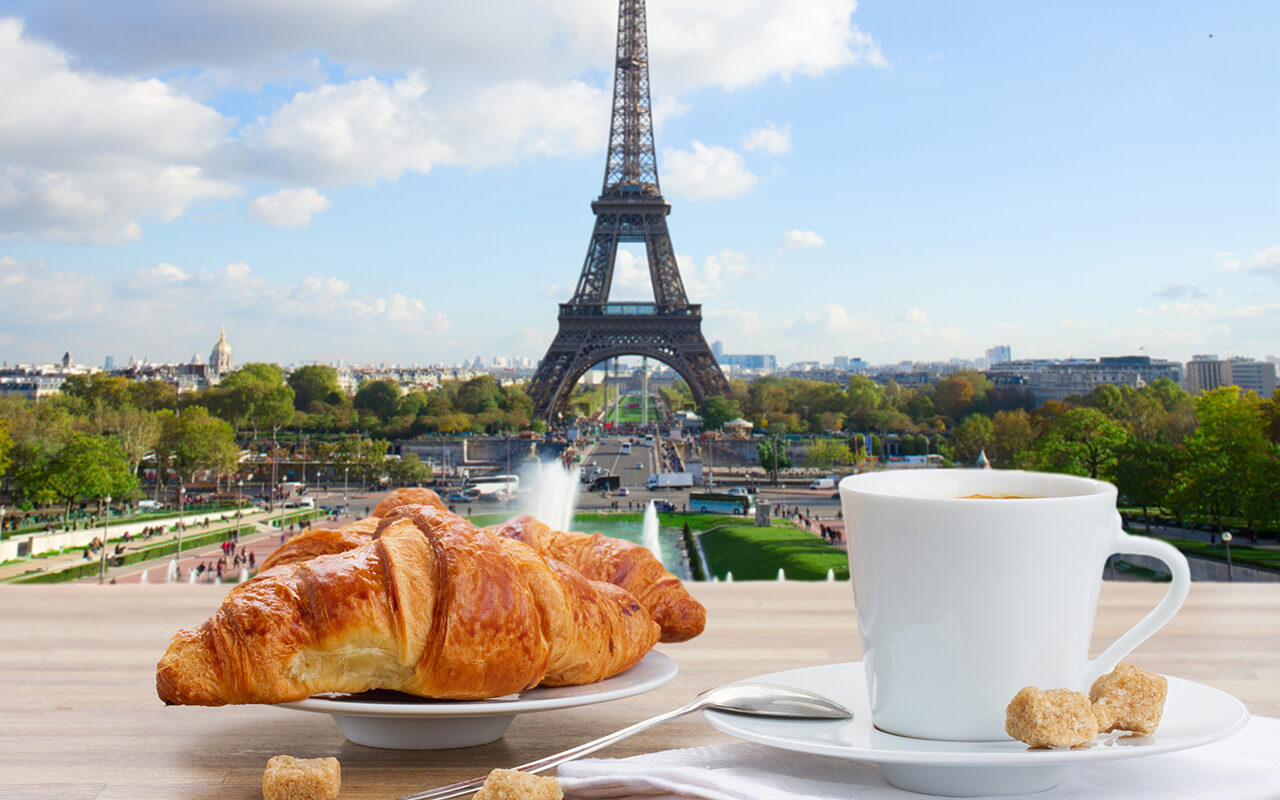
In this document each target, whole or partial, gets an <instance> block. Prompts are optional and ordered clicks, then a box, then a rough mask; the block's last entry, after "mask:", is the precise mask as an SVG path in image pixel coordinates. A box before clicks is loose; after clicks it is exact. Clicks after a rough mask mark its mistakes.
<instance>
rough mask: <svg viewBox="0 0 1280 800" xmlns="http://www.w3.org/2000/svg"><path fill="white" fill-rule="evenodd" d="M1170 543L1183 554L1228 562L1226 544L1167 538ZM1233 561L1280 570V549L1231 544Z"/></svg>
mask: <svg viewBox="0 0 1280 800" xmlns="http://www.w3.org/2000/svg"><path fill="white" fill-rule="evenodd" d="M1165 541H1167V542H1168V543H1169V544H1171V545H1173V546H1174V547H1176V548H1178V549H1179V550H1181V551H1182V553H1183V555H1188V556H1197V557H1199V558H1206V559H1209V560H1211V561H1221V562H1222V563H1224V564H1225V563H1227V548H1226V547H1225V546H1224V545H1221V544H1217V545H1212V544H1209V543H1208V542H1191V541H1187V540H1186V539H1166V540H1165ZM1231 563H1232V564H1238V565H1242V566H1250V567H1260V568H1261V569H1268V570H1273V571H1280V551H1276V550H1263V549H1262V548H1259V547H1249V546H1248V545H1239V544H1235V543H1232V545H1231Z"/></svg>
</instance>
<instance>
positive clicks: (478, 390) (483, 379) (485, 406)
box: [455, 375, 532, 415]
mask: <svg viewBox="0 0 1280 800" xmlns="http://www.w3.org/2000/svg"><path fill="white" fill-rule="evenodd" d="M502 396H503V395H502V387H501V386H499V385H498V382H497V381H496V380H494V378H493V376H492V375H480V376H479V377H475V378H472V379H471V380H469V381H464V382H463V383H462V384H461V385H460V386H458V398H457V401H456V402H455V405H456V406H457V407H458V408H459V409H460V410H462V411H463V412H465V413H467V414H473V415H474V414H479V413H481V412H484V411H488V410H490V409H494V408H501V402H500V401H501V400H502ZM531 407H532V406H531Z"/></svg>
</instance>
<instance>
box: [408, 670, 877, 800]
mask: <svg viewBox="0 0 1280 800" xmlns="http://www.w3.org/2000/svg"><path fill="white" fill-rule="evenodd" d="M707 708H710V709H715V710H716V711H730V712H733V713H735V714H746V715H748V716H753V717H791V718H795V719H849V718H850V717H852V716H853V712H852V711H850V710H849V709H847V708H845V707H844V706H842V705H840V704H839V703H836V702H834V701H831V700H828V699H827V698H825V697H823V696H822V695H819V694H814V693H813V692H808V691H805V690H804V689H795V688H792V687H790V686H776V685H774V684H769V683H737V684H730V685H729V686H720V687H718V688H715V689H709V690H707V691H705V692H703V693H702V694H700V695H698V696H697V697H695V698H694V699H693V702H691V703H689V704H688V705H685V706H681V707H680V708H677V709H675V710H674V711H668V712H667V713H665V714H659V715H658V716H656V717H652V718H651V719H646V720H645V721H643V722H637V723H636V724H635V725H631V726H629V727H626V728H623V729H622V730H620V731H616V732H614V733H611V734H609V735H607V736H601V737H600V738H599V739H596V740H594V741H590V742H587V743H586V744H580V745H578V746H577V747H573V748H570V749H568V750H565V751H564V752H563V753H556V754H555V755H553V756H547V757H546V758H540V759H538V760H537V761H530V762H529V763H528V764H521V765H520V766H518V767H516V769H518V770H520V771H522V772H542V771H544V770H548V769H551V768H552V767H557V766H559V765H561V764H563V763H565V762H566V761H572V760H574V759H575V758H581V757H582V756H585V755H587V754H588V753H594V752H595V751H597V750H599V749H601V748H602V747H607V746H609V745H611V744H613V743H614V742H617V741H620V740H622V739H625V738H627V737H628V736H632V735H634V734H637V733H639V732H640V731H643V730H646V729H648V728H652V727H653V726H655V725H661V724H662V723H664V722H669V721H671V720H673V719H675V718H676V717H683V716H684V715H685V714H692V713H693V712H695V711H702V710H703V709H707ZM484 782H485V779H484V778H474V779H472V780H469V781H463V782H462V783H451V784H449V785H448V786H441V787H440V788H439V789H432V790H430V791H426V792H416V793H414V794H407V795H405V796H404V797H401V798H400V800H445V798H448V797H460V796H462V795H464V794H470V793H471V792H474V791H476V790H477V789H479V788H480V787H481V786H483V785H484Z"/></svg>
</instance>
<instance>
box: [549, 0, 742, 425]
mask: <svg viewBox="0 0 1280 800" xmlns="http://www.w3.org/2000/svg"><path fill="white" fill-rule="evenodd" d="M591 210H592V211H594V212H595V215H596V224H595V230H593V231H592V233H591V243H590V244H589V245H587V258H586V261H585V262H584V263H583V265H582V275H581V276H580V277H579V278H578V287H577V289H576V290H575V291H574V293H573V297H572V299H570V300H569V302H567V303H561V304H560V331H559V333H557V334H556V338H555V341H553V342H552V343H551V347H549V348H548V349H547V355H546V356H545V357H544V358H543V359H542V363H541V364H539V365H538V371H537V372H536V373H535V374H534V376H533V382H532V383H531V384H530V386H529V396H530V398H532V400H533V413H534V415H535V416H537V417H539V418H541V419H545V420H547V421H554V420H555V419H556V418H557V417H559V416H560V415H562V414H563V413H564V411H565V409H566V408H567V406H568V401H569V392H570V391H571V390H572V389H573V387H574V384H576V383H577V382H578V379H579V378H581V377H582V375H583V374H584V373H585V372H586V371H587V370H588V369H590V368H591V367H593V366H594V365H596V364H598V363H600V362H601V361H604V360H606V359H610V358H613V357H615V356H624V355H631V356H647V357H649V358H653V359H657V360H658V361H661V362H662V363H664V364H666V365H667V366H669V367H671V368H672V369H674V370H675V371H676V373H677V374H678V375H680V377H682V378H684V380H685V382H687V383H688V384H689V388H690V389H691V390H692V391H693V398H694V400H695V401H696V402H699V403H700V402H702V399H703V398H704V397H706V396H707V395H711V394H724V393H726V392H728V391H729V382H728V381H726V380H725V378H724V374H723V373H722V372H721V371H720V366H719V364H717V363H716V359H715V356H714V355H712V353H711V348H710V347H708V346H707V340H706V339H705V338H704V337H703V335H702V306H700V305H695V304H692V303H690V302H689V298H688V297H686V296H685V293H684V282H683V281H682V280H680V270H679V268H678V267H677V266H676V254H675V250H674V249H672V247H671V235H670V234H669V233H668V232H667V219H666V217H667V214H670V213H671V204H670V203H668V202H667V201H666V200H664V199H662V192H661V191H660V190H659V188H658V161H657V158H656V157H655V156H654V146H653V115H652V113H651V112H650V108H649V45H648V40H647V37H646V34H645V14H644V0H620V2H619V4H618V57H617V64H616V66H615V68H614V74H613V121H612V123H610V125H609V156H608V159H607V160H606V161H605V170H604V191H602V192H601V193H600V198H599V199H598V200H596V201H595V202H593V203H592V204H591ZM619 242H644V246H645V251H646V252H647V254H648V257H649V279H650V281H651V282H652V283H653V298H654V302H652V303H610V302H608V300H609V287H610V285H611V284H612V283H613V264H614V260H615V259H616V258H617V255H618V243H619Z"/></svg>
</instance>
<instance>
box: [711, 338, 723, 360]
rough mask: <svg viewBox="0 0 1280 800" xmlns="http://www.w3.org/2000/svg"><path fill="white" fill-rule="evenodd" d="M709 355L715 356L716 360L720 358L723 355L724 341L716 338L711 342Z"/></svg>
mask: <svg viewBox="0 0 1280 800" xmlns="http://www.w3.org/2000/svg"><path fill="white" fill-rule="evenodd" d="M711 355H713V356H715V357H716V359H717V360H719V359H720V358H722V357H723V356H724V342H722V341H720V340H719V339H716V340H715V341H714V342H712V343H711Z"/></svg>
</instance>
